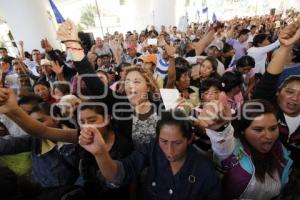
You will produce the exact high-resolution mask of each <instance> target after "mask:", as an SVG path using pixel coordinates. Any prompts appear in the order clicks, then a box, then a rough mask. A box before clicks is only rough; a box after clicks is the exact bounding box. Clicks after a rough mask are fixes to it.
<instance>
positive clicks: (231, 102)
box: [219, 92, 244, 111]
mask: <svg viewBox="0 0 300 200" xmlns="http://www.w3.org/2000/svg"><path fill="white" fill-rule="evenodd" d="M219 101H220V102H222V103H223V104H225V105H227V106H229V107H230V108H231V109H233V110H235V111H236V110H237V109H238V108H239V107H240V106H241V105H242V104H243V103H244V97H243V95H242V93H241V92H239V93H238V94H237V95H235V96H234V97H233V99H230V98H229V97H228V96H227V95H226V93H225V92H221V93H220V95H219Z"/></svg>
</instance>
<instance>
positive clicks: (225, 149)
mask: <svg viewBox="0 0 300 200" xmlns="http://www.w3.org/2000/svg"><path fill="white" fill-rule="evenodd" d="M230 120H231V110H230V107H227V106H226V105H224V104H222V103H221V102H218V101H212V102H209V103H207V104H205V105H204V107H203V109H202V111H201V112H200V115H199V116H198V117H197V120H196V121H195V124H196V125H198V126H200V127H202V128H205V129H206V134H207V136H208V137H209V138H210V140H211V143H212V149H213V151H214V154H216V156H217V157H218V159H219V160H220V161H222V160H224V159H226V158H228V157H229V156H230V155H231V154H232V152H233V150H234V148H235V140H234V137H233V132H234V130H233V127H232V125H231V124H230Z"/></svg>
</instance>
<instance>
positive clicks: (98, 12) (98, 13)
mask: <svg viewBox="0 0 300 200" xmlns="http://www.w3.org/2000/svg"><path fill="white" fill-rule="evenodd" d="M95 4H96V8H97V15H98V18H99V22H100V28H101V32H102V37H104V32H103V26H102V22H101V16H100V11H99V7H98V2H97V0H95Z"/></svg>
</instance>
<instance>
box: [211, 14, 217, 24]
mask: <svg viewBox="0 0 300 200" xmlns="http://www.w3.org/2000/svg"><path fill="white" fill-rule="evenodd" d="M212 20H213V22H214V21H217V16H216V14H215V12H214V14H213V16H212Z"/></svg>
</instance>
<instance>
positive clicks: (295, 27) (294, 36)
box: [253, 21, 300, 100]
mask: <svg viewBox="0 0 300 200" xmlns="http://www.w3.org/2000/svg"><path fill="white" fill-rule="evenodd" d="M299 39H300V21H297V22H295V23H293V24H291V25H289V26H287V27H285V28H284V29H283V30H282V31H281V33H280V35H279V41H280V43H281V45H280V48H279V49H278V51H277V52H276V53H275V56H274V57H273V59H272V60H271V62H270V64H269V65H268V67H267V70H266V73H265V74H264V76H263V78H262V80H261V81H260V82H259V84H258V85H257V87H256V89H255V91H254V94H253V98H263V99H267V100H270V99H273V98H274V97H275V94H276V91H277V81H278V79H279V76H280V74H281V73H282V71H283V69H284V65H285V63H286V59H287V58H288V56H289V53H290V51H291V50H292V45H293V44H295V43H297V42H299Z"/></svg>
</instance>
